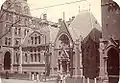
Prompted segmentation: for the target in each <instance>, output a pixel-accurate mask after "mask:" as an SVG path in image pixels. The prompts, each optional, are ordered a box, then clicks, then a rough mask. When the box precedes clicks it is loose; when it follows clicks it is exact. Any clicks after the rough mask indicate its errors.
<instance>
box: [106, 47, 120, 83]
mask: <svg viewBox="0 0 120 83" xmlns="http://www.w3.org/2000/svg"><path fill="white" fill-rule="evenodd" d="M107 56H108V59H107V72H108V80H109V83H118V81H119V51H118V50H116V49H115V48H110V49H109V50H108V52H107Z"/></svg>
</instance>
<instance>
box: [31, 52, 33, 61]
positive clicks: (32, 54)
mask: <svg viewBox="0 0 120 83" xmlns="http://www.w3.org/2000/svg"><path fill="white" fill-rule="evenodd" d="M31 62H33V54H31Z"/></svg>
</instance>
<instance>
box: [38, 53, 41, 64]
mask: <svg viewBox="0 0 120 83" xmlns="http://www.w3.org/2000/svg"><path fill="white" fill-rule="evenodd" d="M40 59H41V57H40V53H38V60H39V62H40V61H41V60H40Z"/></svg>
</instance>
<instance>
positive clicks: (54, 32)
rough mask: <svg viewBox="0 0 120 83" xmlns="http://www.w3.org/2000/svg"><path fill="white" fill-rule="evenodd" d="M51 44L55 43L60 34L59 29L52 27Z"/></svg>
mask: <svg viewBox="0 0 120 83" xmlns="http://www.w3.org/2000/svg"><path fill="white" fill-rule="evenodd" d="M49 29H50V43H54V42H55V40H56V37H57V34H58V32H59V28H58V27H57V28H55V27H50V28H49Z"/></svg>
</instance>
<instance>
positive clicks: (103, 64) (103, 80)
mask: <svg viewBox="0 0 120 83" xmlns="http://www.w3.org/2000/svg"><path fill="white" fill-rule="evenodd" d="M104 47H105V46H104V43H103V42H100V49H99V51H100V73H99V81H100V83H107V81H108V76H107V52H106V51H104V50H102V49H105V48H104Z"/></svg>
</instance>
